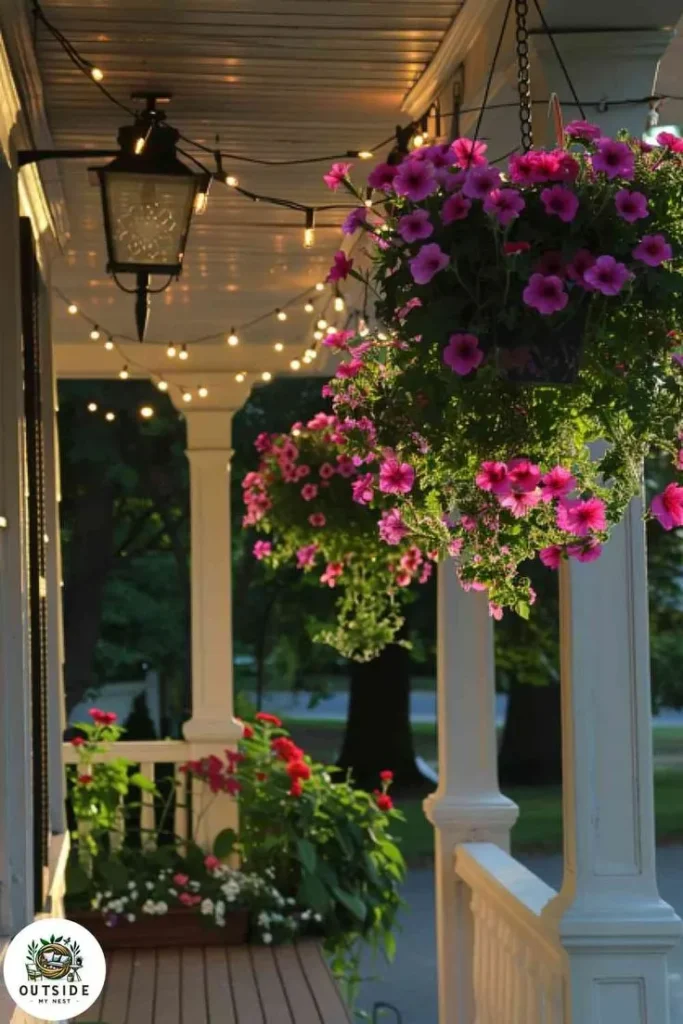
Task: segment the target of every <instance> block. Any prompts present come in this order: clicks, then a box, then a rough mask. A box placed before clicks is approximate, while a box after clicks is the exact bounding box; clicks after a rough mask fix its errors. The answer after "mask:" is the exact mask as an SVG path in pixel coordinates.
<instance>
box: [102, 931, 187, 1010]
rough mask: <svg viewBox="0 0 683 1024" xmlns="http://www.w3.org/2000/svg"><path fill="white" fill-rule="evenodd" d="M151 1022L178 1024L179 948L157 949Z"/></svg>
mask: <svg viewBox="0 0 683 1024" xmlns="http://www.w3.org/2000/svg"><path fill="white" fill-rule="evenodd" d="M103 1024H105V1022H103ZM106 1024H109V1021H106ZM153 1024H180V950H178V949H159V950H157V974H156V989H155V993H154V1021H153Z"/></svg>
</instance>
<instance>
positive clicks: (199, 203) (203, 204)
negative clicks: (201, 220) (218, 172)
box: [194, 178, 211, 217]
mask: <svg viewBox="0 0 683 1024" xmlns="http://www.w3.org/2000/svg"><path fill="white" fill-rule="evenodd" d="M210 184H211V178H208V179H207V181H206V184H205V185H202V186H201V188H199V189H198V190H197V192H196V193H195V197H194V212H195V213H196V214H197V216H198V217H201V215H202V214H203V213H206V208H207V206H208V205H209V185H210Z"/></svg>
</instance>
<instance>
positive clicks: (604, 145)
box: [591, 138, 635, 178]
mask: <svg viewBox="0 0 683 1024" xmlns="http://www.w3.org/2000/svg"><path fill="white" fill-rule="evenodd" d="M596 147H597V153H593V155H592V157H591V162H592V164H593V169H594V170H596V171H601V172H602V173H603V174H605V175H607V177H608V178H632V177H633V174H634V168H635V154H634V153H633V151H632V150H631V149H630V147H629V146H627V145H626V143H625V142H617V141H616V139H608V138H599V139H598V140H597V142H596Z"/></svg>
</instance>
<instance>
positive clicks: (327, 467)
mask: <svg viewBox="0 0 683 1024" xmlns="http://www.w3.org/2000/svg"><path fill="white" fill-rule="evenodd" d="M318 472H319V473H320V479H321V480H329V479H330V478H331V477H333V476H334V474H335V473H336V472H337V471H336V469H335V468H334V466H333V465H332V464H331V463H329V462H323V464H322V466H321V467H320V469H319V470H318Z"/></svg>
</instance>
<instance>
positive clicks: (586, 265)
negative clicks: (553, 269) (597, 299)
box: [566, 249, 595, 290]
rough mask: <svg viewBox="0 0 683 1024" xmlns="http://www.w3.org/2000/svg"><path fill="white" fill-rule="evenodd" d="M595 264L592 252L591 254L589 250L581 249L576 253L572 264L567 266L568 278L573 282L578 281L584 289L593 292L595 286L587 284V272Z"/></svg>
mask: <svg viewBox="0 0 683 1024" xmlns="http://www.w3.org/2000/svg"><path fill="white" fill-rule="evenodd" d="M594 263H595V256H594V255H593V253H592V252H589V251H588V249H579V250H578V251H577V252H575V253H574V257H573V259H572V261H571V263H568V264H567V267H566V270H567V277H568V278H569V279H570V280H571V281H576V283H577V284H580V285H581V286H582V287H584V288H588V289H589V290H593V286H592V285H588V284H587V282H586V278H585V275H586V271H587V270H590V268H591V267H592V266H593V265H594Z"/></svg>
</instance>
